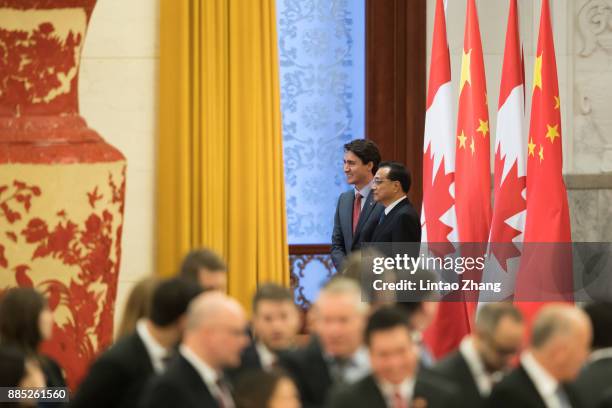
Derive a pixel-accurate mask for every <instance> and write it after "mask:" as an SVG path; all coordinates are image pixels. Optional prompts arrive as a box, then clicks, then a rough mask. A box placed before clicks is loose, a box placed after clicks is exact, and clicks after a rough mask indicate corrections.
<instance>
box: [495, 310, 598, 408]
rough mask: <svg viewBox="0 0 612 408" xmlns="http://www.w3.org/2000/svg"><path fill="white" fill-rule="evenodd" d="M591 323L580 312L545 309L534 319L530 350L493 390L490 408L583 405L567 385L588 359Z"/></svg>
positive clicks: (568, 407)
mask: <svg viewBox="0 0 612 408" xmlns="http://www.w3.org/2000/svg"><path fill="white" fill-rule="evenodd" d="M591 336H592V330H591V323H590V321H589V318H588V316H587V315H586V313H584V312H583V311H582V310H581V309H578V308H576V307H574V306H571V305H566V304H552V305H549V306H545V307H543V308H542V310H541V311H540V312H539V313H538V315H537V316H536V319H535V321H534V323H533V329H532V333H531V344H530V346H529V349H528V350H527V351H525V352H524V353H523V355H522V356H521V363H520V365H519V367H517V368H516V369H515V370H514V371H512V372H511V373H510V374H509V375H508V376H507V377H506V378H504V379H503V380H502V381H501V382H500V383H499V384H497V385H496V386H495V387H494V388H493V392H492V393H491V396H490V397H489V400H488V401H487V404H488V406H489V407H495V408H500V407H501V408H504V407H509V408H510V407H522V408H531V407H533V408H570V407H573V408H576V407H581V406H582V403H581V401H579V400H578V399H577V397H576V396H575V393H573V392H572V390H571V389H569V388H568V387H567V386H566V384H567V383H568V382H570V381H572V380H574V379H575V378H576V377H577V376H578V373H579V372H580V369H581V368H582V365H583V364H584V362H585V361H586V359H587V357H588V355H589V348H590V344H591Z"/></svg>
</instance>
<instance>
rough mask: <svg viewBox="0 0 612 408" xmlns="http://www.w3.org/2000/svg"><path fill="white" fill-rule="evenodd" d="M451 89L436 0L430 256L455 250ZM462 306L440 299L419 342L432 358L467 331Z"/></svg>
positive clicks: (428, 159) (424, 218)
mask: <svg viewBox="0 0 612 408" xmlns="http://www.w3.org/2000/svg"><path fill="white" fill-rule="evenodd" d="M452 99H453V98H452V90H451V68H450V56H449V51H448V40H447V37H446V17H445V12H444V5H443V3H442V0H437V1H436V15H435V21H434V29H433V43H432V51H431V66H430V74H429V88H428V92H427V112H426V114H425V138H424V142H423V147H424V151H423V209H422V211H421V224H422V231H423V233H422V237H421V238H422V242H423V246H422V248H421V250H422V251H423V252H424V253H429V254H431V255H432V256H446V255H449V254H452V253H453V252H454V251H455V248H454V246H453V243H454V242H457V218H456V215H455V206H454V204H455V199H454V197H453V193H452V189H453V183H454V181H455V178H454V177H455V129H454V116H453V108H452V106H453V100H452ZM468 330H469V326H468V320H467V315H466V311H465V307H464V305H463V304H462V303H458V302H441V303H440V306H439V308H438V314H437V315H436V317H435V320H434V322H433V323H432V324H431V325H430V327H429V329H428V330H427V331H426V332H425V333H424V340H425V342H426V343H427V345H428V346H429V348H430V349H431V352H432V353H433V354H434V355H436V356H438V357H439V356H441V355H442V354H444V353H445V352H447V351H449V350H451V349H453V348H454V347H455V346H456V345H457V344H458V342H459V341H460V340H461V338H462V337H463V336H464V335H465V334H466V333H467V332H468Z"/></svg>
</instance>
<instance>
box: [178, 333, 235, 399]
mask: <svg viewBox="0 0 612 408" xmlns="http://www.w3.org/2000/svg"><path fill="white" fill-rule="evenodd" d="M179 353H181V355H182V356H183V357H185V360H187V361H188V362H189V364H191V365H192V366H193V368H195V370H196V371H197V372H198V374H200V377H202V381H203V382H204V384H206V387H207V388H208V390H209V391H210V393H211V394H212V396H213V398H216V399H217V400H223V404H224V406H225V407H226V408H233V407H234V401H233V400H231V399H228V398H227V397H225V396H224V394H223V392H222V391H221V389H220V388H219V385H218V384H217V381H219V378H221V376H220V375H219V373H218V372H217V371H216V370H215V369H214V368H212V367H211V366H209V365H208V364H206V362H204V361H203V360H202V359H201V358H200V357H198V356H197V355H196V354H195V353H194V352H193V351H191V349H190V348H189V347H187V346H185V345H184V344H181V345H180V347H179Z"/></svg>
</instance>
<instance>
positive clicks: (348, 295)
mask: <svg viewBox="0 0 612 408" xmlns="http://www.w3.org/2000/svg"><path fill="white" fill-rule="evenodd" d="M367 313H368V304H367V303H365V302H362V301H361V288H360V286H359V284H358V283H357V282H355V281H354V280H352V279H348V278H343V277H337V278H332V279H331V280H330V281H329V282H328V283H327V284H326V285H325V286H324V287H323V288H322V289H321V291H320V292H319V297H318V299H317V301H316V313H315V325H314V326H315V332H316V333H317V335H318V336H319V340H320V342H321V346H322V347H323V350H324V351H325V353H327V354H328V355H330V356H332V357H341V358H348V357H351V356H352V355H353V354H354V353H355V352H356V351H357V349H358V348H359V347H360V346H361V345H362V344H363V329H364V327H365V320H366V315H367Z"/></svg>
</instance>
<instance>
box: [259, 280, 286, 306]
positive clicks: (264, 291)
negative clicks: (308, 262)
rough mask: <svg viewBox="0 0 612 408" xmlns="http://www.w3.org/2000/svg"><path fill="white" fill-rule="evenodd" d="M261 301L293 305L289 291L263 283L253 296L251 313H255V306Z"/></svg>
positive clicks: (273, 284) (275, 285) (272, 284)
mask: <svg viewBox="0 0 612 408" xmlns="http://www.w3.org/2000/svg"><path fill="white" fill-rule="evenodd" d="M262 300H269V301H272V302H292V303H293V294H292V293H291V290H289V289H287V288H285V287H282V286H280V285H277V284H275V283H265V284H263V285H261V286H260V287H259V288H258V289H257V292H255V295H254V296H253V312H255V311H257V305H258V304H259V302H261V301H262Z"/></svg>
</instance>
